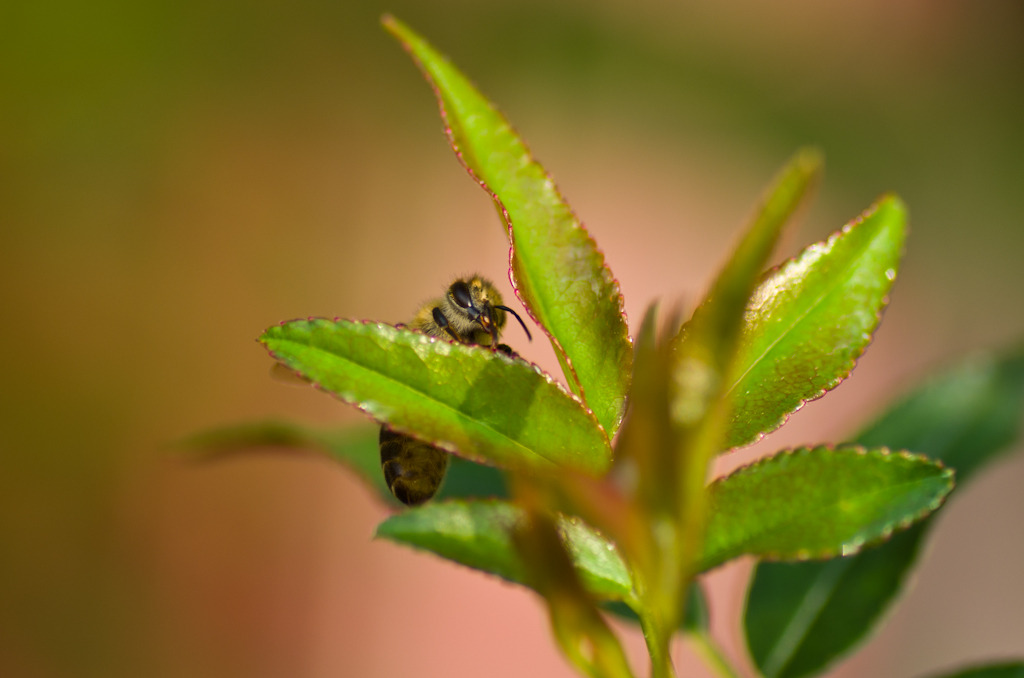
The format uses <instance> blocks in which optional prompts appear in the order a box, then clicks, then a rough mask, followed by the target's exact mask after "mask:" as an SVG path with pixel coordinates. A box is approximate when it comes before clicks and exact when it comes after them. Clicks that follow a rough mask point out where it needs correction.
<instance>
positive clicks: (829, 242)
mask: <svg viewBox="0 0 1024 678" xmlns="http://www.w3.org/2000/svg"><path fill="white" fill-rule="evenodd" d="M893 199H894V200H896V202H897V203H899V204H902V201H900V200H899V198H898V197H897V196H896V195H895V194H891V193H887V194H884V195H883V196H881V197H880V198H879V199H878V200H876V201H875V202H874V203H873V204H872V205H871V206H870V207H868V208H867V209H866V210H864V211H863V212H861V213H860V214H859V215H857V216H856V217H855V218H853V219H851V220H850V221H848V222H847V223H845V224H843V226H842V227H841V228H839V229H837V230H835V231H833V232H832V233H830V234H829V236H828V237H827V238H825V239H824V240H819V241H818V242H815V243H812V244H810V245H808V246H807V247H805V248H803V250H801V251H800V253H798V254H797V255H796V256H793V257H790V258H789V259H787V260H786V261H784V262H781V263H780V264H778V265H777V266H773V267H772V268H770V269H769V270H768V271H766V272H765V273H764V275H763V276H762V277H761V281H760V282H759V283H758V286H757V288H755V290H756V289H758V288H759V287H760V286H761V284H762V283H764V282H765V281H766V280H768V279H769V278H771V277H772V276H773V275H775V274H776V273H778V272H779V271H781V270H782V269H783V268H785V267H787V266H792V265H795V264H796V263H798V262H799V261H800V260H801V259H802V258H804V257H805V256H807V255H808V254H810V253H811V252H812V251H815V250H819V249H829V248H831V247H832V246H833V245H834V243H835V242H836V241H837V240H838V239H839V238H841V237H843V236H844V235H846V234H847V233H849V232H850V231H851V230H853V229H854V228H856V227H857V226H858V225H859V224H861V223H863V222H864V220H865V219H867V218H868V216H870V214H871V213H873V212H875V211H876V210H877V208H878V207H879V206H880V205H881V204H882V203H884V202H887V201H889V200H893ZM904 228H905V229H906V228H907V227H906V224H904ZM904 242H905V239H904ZM905 250H906V245H903V246H901V247H900V251H899V253H898V254H897V256H896V259H897V267H898V266H899V262H900V261H902V259H903V254H904V252H905ZM895 283H896V277H895V276H893V278H892V280H890V281H889V288H888V290H886V293H885V294H883V295H882V299H881V301H880V303H879V305H878V308H877V309H876V310H875V321H874V323H872V325H871V327H869V328H868V329H867V330H866V331H865V333H866V334H867V336H868V340H867V341H866V342H865V343H864V345H863V346H862V347H861V348H860V350H859V351H857V352H856V354H855V355H853V356H851V358H850V362H849V369H847V370H846V373H845V374H842V375H840V376H839V377H836V378H835V379H833V380H831V381H830V382H828V383H827V384H826V385H825V386H823V387H822V388H821V389H819V390H818V391H817V392H815V393H814V394H812V395H810V396H808V397H806V398H801V399H800V402H799V403H797V405H796V406H795V407H794V408H793V409H792V410H790V411H789V412H786V413H784V414H783V415H782V416H781V417H780V418H779V420H778V422H777V423H775V424H773V425H772V426H771V428H769V429H767V430H764V431H760V432H759V433H758V434H757V435H756V436H755V437H754V438H752V439H751V440H750V441H749V442H746V443H743V444H741V445H736V446H735V447H731V448H729V449H728V450H724V451H730V450H738V449H742V448H744V447H749V446H751V445H753V444H755V443H758V442H760V441H761V440H763V439H764V438H765V436H767V435H768V434H770V433H774V432H775V431H778V430H779V429H780V428H782V427H783V426H785V425H786V423H787V422H788V421H789V419H790V417H792V416H793V415H794V414H796V413H797V412H799V411H800V410H802V409H803V408H804V406H805V405H806V404H807V403H810V402H814V401H815V400H819V399H820V398H823V397H824V396H825V395H826V394H827V393H829V392H830V391H832V390H834V389H835V388H836V387H837V386H839V385H840V384H841V383H843V382H844V381H846V380H847V379H849V378H850V375H851V374H853V371H854V370H855V369H856V368H857V363H858V362H860V359H861V358H862V357H863V356H864V353H865V352H867V350H868V348H869V347H870V346H871V344H872V343H873V342H874V340H875V334H876V332H877V331H878V328H879V326H881V324H882V317H883V315H884V314H885V310H886V309H887V308H888V306H889V301H890V300H889V295H890V294H891V291H892V288H893V285H894V284H895ZM744 374H745V373H744ZM742 377H743V375H740V377H739V378H737V379H736V382H735V383H734V384H732V385H731V386H730V387H729V390H728V391H727V394H728V393H731V392H732V391H733V389H735V388H736V386H737V384H739V382H740V380H741V379H742Z"/></svg>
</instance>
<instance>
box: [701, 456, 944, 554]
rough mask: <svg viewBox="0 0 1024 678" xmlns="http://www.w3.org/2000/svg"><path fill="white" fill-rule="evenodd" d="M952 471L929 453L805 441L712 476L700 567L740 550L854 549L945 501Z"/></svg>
mask: <svg viewBox="0 0 1024 678" xmlns="http://www.w3.org/2000/svg"><path fill="white" fill-rule="evenodd" d="M951 489H953V473H952V471H950V470H949V469H946V468H943V467H942V466H941V465H940V464H937V463H935V462H933V461H931V460H929V459H928V458H926V457H922V456H917V455H912V454H909V453H906V452H899V453H890V452H889V451H888V450H885V449H872V450H866V449H864V448H858V447H842V448H836V449H831V448H827V447H816V448H800V449H796V450H792V451H789V452H783V453H780V454H777V455H775V456H773V457H769V458H767V459H763V460H761V461H758V462H755V463H754V464H751V465H750V466H747V467H744V468H741V469H739V470H737V471H735V472H733V473H732V474H731V475H729V476H726V477H725V478H722V479H720V480H716V481H715V482H713V483H712V484H711V485H710V487H709V488H708V491H709V509H710V510H709V521H708V527H707V532H706V536H705V542H704V557H703V559H702V561H701V562H702V568H701V569H709V568H712V567H716V566H717V565H720V564H722V563H724V562H726V561H728V560H730V559H732V558H735V557H737V556H740V555H743V554H752V555H756V556H761V557H764V558H771V559H773V560H808V559H811V558H828V557H831V556H835V555H848V554H851V553H856V552H857V551H859V550H860V549H861V548H862V547H863V546H864V545H865V544H868V543H871V542H875V541H879V540H882V539H885V538H887V537H889V536H890V535H891V534H892V533H893V532H894V531H895V530H897V529H903V528H906V527H908V526H909V525H910V524H911V523H913V522H916V521H917V520H919V519H921V518H923V517H924V516H925V515H927V514H928V513H930V512H932V511H934V510H935V509H936V508H938V507H939V505H941V503H942V501H943V499H944V498H945V496H946V495H947V494H948V493H949V491H950V490H951Z"/></svg>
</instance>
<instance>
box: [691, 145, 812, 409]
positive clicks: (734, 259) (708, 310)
mask: <svg viewBox="0 0 1024 678" xmlns="http://www.w3.org/2000/svg"><path fill="white" fill-rule="evenodd" d="M821 162H822V161H821V156H820V154H819V153H818V152H817V151H815V150H814V149H802V150H801V151H799V152H798V153H797V154H796V155H795V156H794V157H793V158H791V159H790V161H789V162H788V163H787V164H786V166H785V167H783V169H782V170H781V171H780V172H779V173H778V175H777V176H776V177H775V179H774V180H773V183H772V185H771V186H770V187H769V188H768V190H767V191H765V194H764V195H763V196H762V198H761V202H760V205H759V206H758V208H757V210H756V211H755V213H754V218H753V219H752V221H751V224H750V226H749V227H748V228H747V230H746V231H745V232H744V234H743V237H742V239H741V240H740V242H739V244H738V245H737V246H736V248H735V249H734V250H733V252H732V255H731V256H730V257H729V259H728V261H727V262H726V263H725V265H724V266H723V267H722V270H721V271H720V272H719V274H718V277H717V278H716V279H715V282H714V284H713V285H712V287H711V290H710V292H709V293H708V297H707V298H706V299H705V300H704V301H703V303H701V305H700V306H699V307H698V308H697V310H696V312H695V313H694V315H693V318H692V319H691V320H690V322H689V323H687V324H686V325H685V326H684V327H683V328H682V330H681V331H680V333H679V335H678V337H677V338H676V345H677V350H678V354H679V361H678V362H679V369H678V370H677V378H678V380H679V381H680V388H679V389H678V390H679V392H678V394H677V395H676V397H675V399H674V400H675V401H674V402H673V412H674V415H675V418H676V419H677V420H678V421H679V422H681V423H683V424H684V425H690V424H691V423H692V422H696V421H698V420H700V418H701V417H703V415H704V413H705V412H706V411H707V409H708V407H709V406H710V403H711V402H713V401H714V400H715V399H717V397H718V396H719V394H720V393H721V392H723V391H724V390H726V388H727V386H728V382H726V380H727V379H729V378H730V375H733V374H736V373H737V372H738V371H739V370H740V367H741V364H740V363H739V362H738V361H739V357H740V356H739V353H738V352H739V344H738V342H739V339H740V337H741V333H742V330H743V328H744V315H745V314H744V311H745V310H746V309H747V307H748V306H749V305H750V303H751V294H753V292H754V288H755V286H756V284H757V280H758V278H759V277H760V276H761V274H762V272H763V271H764V268H765V266H766V265H767V262H768V258H769V257H770V256H771V253H772V251H773V250H774V249H775V245H776V243H777V242H778V239H779V235H780V234H781V233H782V229H783V227H784V226H785V224H786V221H787V220H788V219H789V217H790V216H791V215H792V214H793V213H794V212H795V211H796V209H797V207H798V206H799V204H800V202H801V200H802V199H803V198H804V197H805V196H806V194H807V193H808V192H809V191H810V189H811V187H812V186H813V185H814V184H815V182H816V181H817V179H818V177H819V176H820V174H821ZM713 427H714V428H716V429H717V423H716V424H715V425H713Z"/></svg>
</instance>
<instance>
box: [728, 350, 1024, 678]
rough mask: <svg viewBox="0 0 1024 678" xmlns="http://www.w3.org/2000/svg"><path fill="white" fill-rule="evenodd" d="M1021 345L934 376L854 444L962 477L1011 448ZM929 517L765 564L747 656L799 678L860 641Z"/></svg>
mask: <svg viewBox="0 0 1024 678" xmlns="http://www.w3.org/2000/svg"><path fill="white" fill-rule="evenodd" d="M1022 411H1024V348H1017V349H1016V350H1014V351H1012V352H1010V353H1007V354H1006V355H1004V356H1002V357H996V356H985V357H976V358H972V359H971V360H969V361H966V362H965V363H964V364H962V365H959V366H957V367H956V368H954V369H952V370H950V371H948V372H946V373H944V374H942V375H939V376H937V377H936V378H934V379H930V380H928V382H927V383H925V384H923V385H922V386H921V387H919V388H918V389H916V390H915V391H914V392H913V393H911V394H910V395H909V396H908V397H907V398H905V399H904V400H902V401H901V402H900V403H899V404H897V405H896V406H895V407H893V408H891V409H890V410H889V411H888V412H887V413H885V414H884V415H882V416H881V417H880V418H879V419H878V420H877V421H875V422H874V423H873V424H871V425H870V426H868V427H867V428H866V429H865V430H864V431H863V432H862V433H861V434H860V435H859V436H857V438H856V441H857V442H858V443H860V444H863V445H868V446H877V445H882V444H888V445H892V446H894V447H900V448H906V449H912V450H916V451H918V452H923V453H925V454H927V455H928V456H930V457H932V458H934V459H938V460H941V461H943V462H944V463H945V464H946V465H947V466H951V467H953V468H954V469H956V473H957V481H958V484H959V486H960V487H961V488H962V487H963V483H964V481H965V480H967V479H968V478H970V477H972V476H973V475H974V473H975V472H976V471H977V470H978V469H979V468H981V467H982V466H984V465H985V464H987V463H988V462H990V461H991V460H992V459H994V458H996V457H997V455H998V454H999V453H1001V452H1003V451H1004V450H1006V449H1008V448H1009V447H1010V445H1011V444H1012V442H1013V441H1014V440H1016V439H1017V438H1018V436H1019V434H1020V430H1021V419H1022V417H1021V412H1022ZM931 522H932V521H931V520H930V519H929V520H925V521H924V522H922V523H920V524H918V525H915V526H914V527H912V528H910V529H909V530H907V531H906V532H903V533H900V534H897V535H895V536H894V537H893V538H892V539H891V540H889V541H888V542H886V543H885V544H882V545H880V546H878V547H875V548H870V549H866V550H864V551H863V552H862V553H859V554H857V555H855V556H853V557H851V558H843V559H841V560H832V561H828V562H817V563H759V564H758V565H757V568H756V569H755V571H754V576H753V577H752V580H751V586H750V590H749V593H748V595H747V605H746V611H745V615H744V627H745V630H746V636H747V643H748V646H749V648H750V653H751V656H752V658H753V659H754V661H755V663H756V664H757V666H758V668H759V669H760V671H761V673H762V674H763V675H764V676H767V677H768V678H774V677H776V676H778V677H785V678H799V677H800V676H807V675H812V674H816V673H818V672H820V671H821V670H822V668H823V667H825V666H826V665H827V664H829V663H830V662H832V661H833V660H835V659H836V658H837V657H838V656H840V655H841V654H842V653H844V652H846V651H848V650H849V649H850V648H851V647H853V646H854V645H855V644H856V643H857V642H858V641H860V640H861V639H863V638H864V637H865V636H866V635H867V633H868V631H870V630H871V628H872V627H873V626H874V625H875V624H876V623H877V622H878V620H879V619H880V618H881V617H882V615H883V613H884V612H885V610H886V609H887V608H888V606H889V605H890V603H891V602H892V601H893V599H894V598H895V597H896V594H897V593H898V592H899V591H900V589H901V587H902V586H903V585H904V583H905V580H906V576H907V573H908V572H909V571H910V568H911V567H912V566H913V564H914V560H915V558H916V557H917V553H918V551H919V550H920V545H921V542H922V539H923V537H924V535H925V534H926V533H927V529H928V527H929V526H930V525H931Z"/></svg>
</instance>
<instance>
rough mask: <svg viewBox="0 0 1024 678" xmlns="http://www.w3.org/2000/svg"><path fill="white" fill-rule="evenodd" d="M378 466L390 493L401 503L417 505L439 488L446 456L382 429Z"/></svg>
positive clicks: (439, 451) (412, 439)
mask: <svg viewBox="0 0 1024 678" xmlns="http://www.w3.org/2000/svg"><path fill="white" fill-rule="evenodd" d="M380 465H381V468H382V469H384V481H385V482H386V483H387V484H388V489H390V490H391V493H392V494H393V495H395V497H397V498H398V500H399V501H401V502H402V503H403V504H407V505H409V506H418V505H420V504H422V503H424V502H425V501H427V500H428V499H430V498H431V497H433V496H434V495H435V494H437V490H438V489H439V488H440V487H441V482H442V481H443V480H444V474H445V471H446V470H447V469H448V453H447V452H445V451H444V450H439V449H437V448H436V447H434V446H433V445H428V444H427V443H424V442H422V441H419V440H416V439H415V438H411V437H409V436H407V435H403V434H401V433H395V432H394V431H392V430H391V429H389V428H388V427H387V426H381V427H380Z"/></svg>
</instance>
